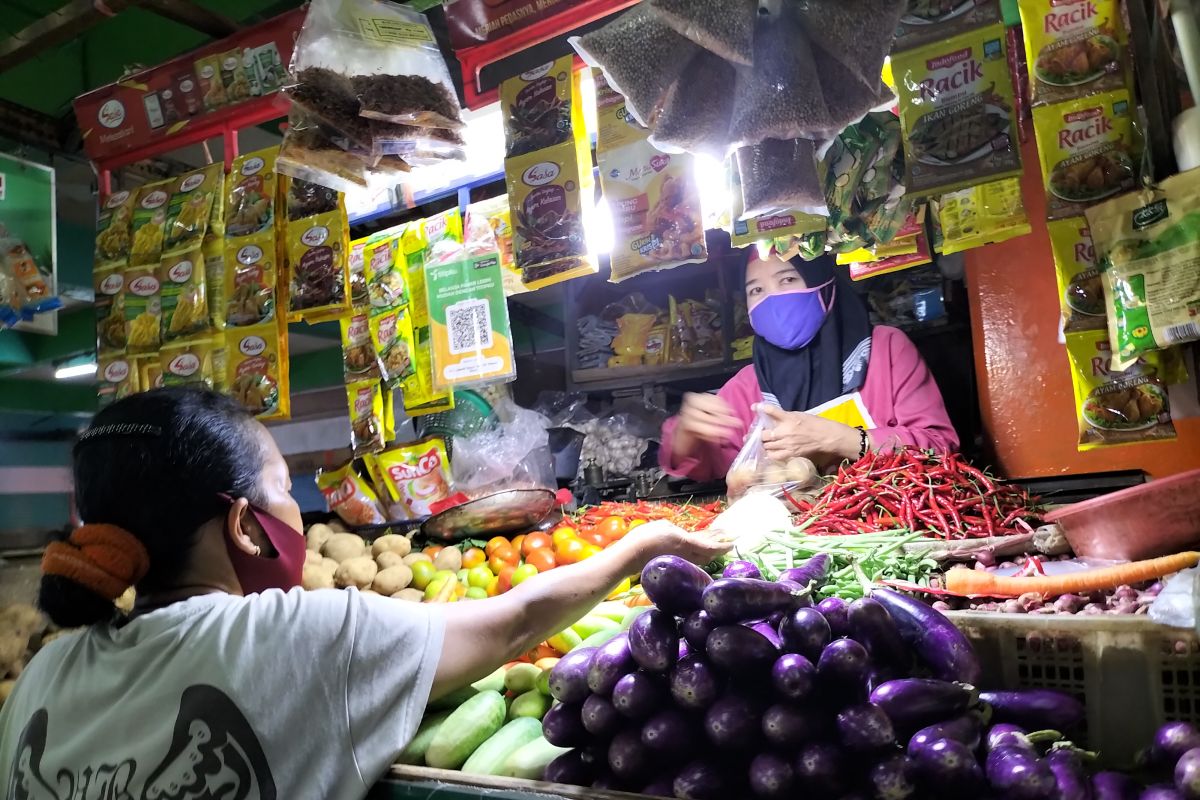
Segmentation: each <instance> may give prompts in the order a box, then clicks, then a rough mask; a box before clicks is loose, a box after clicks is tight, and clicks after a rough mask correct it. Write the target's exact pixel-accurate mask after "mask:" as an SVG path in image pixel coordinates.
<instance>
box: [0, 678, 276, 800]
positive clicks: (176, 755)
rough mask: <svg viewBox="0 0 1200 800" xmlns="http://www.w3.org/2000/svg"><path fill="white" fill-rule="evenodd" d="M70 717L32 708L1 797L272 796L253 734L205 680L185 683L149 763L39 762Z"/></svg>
mask: <svg viewBox="0 0 1200 800" xmlns="http://www.w3.org/2000/svg"><path fill="white" fill-rule="evenodd" d="M71 725H72V721H71V720H69V719H54V720H52V719H50V715H49V712H47V711H46V709H44V708H42V709H38V710H37V711H36V712H35V713H34V714H33V716H32V717H31V718H30V720H29V724H28V725H26V726H25V730H24V731H23V732H22V733H21V738H20V739H18V740H17V752H16V754H15V756H16V757H15V759H14V762H13V772H12V775H11V777H10V778H9V784H8V793H7V794H6V795H5V796H6V797H8V798H10V800H100V799H101V798H102V799H103V800H275V781H274V779H273V778H272V776H271V770H270V767H269V766H268V764H267V758H266V755H265V754H264V753H263V749H262V746H261V745H260V744H259V741H258V737H257V736H255V734H254V730H253V729H252V728H251V727H250V723H249V722H247V721H246V717H245V716H244V715H243V714H242V712H241V710H240V709H239V708H238V707H237V706H236V705H235V704H234V702H233V701H232V700H230V699H229V696H228V695H226V694H225V693H224V692H222V691H221V690H220V689H217V688H214V687H212V686H203V685H197V686H191V687H189V688H188V689H186V690H184V692H183V694H182V695H181V696H180V698H179V714H178V715H177V716H176V718H175V730H174V733H173V734H172V737H171V745H170V748H169V749H168V750H167V754H166V756H165V757H164V758H163V759H162V761H161V762H160V763H158V764H156V765H150V764H145V763H139V762H138V760H137V759H136V758H132V757H131V758H126V759H117V760H113V761H105V762H104V763H100V764H47V763H44V762H43V760H42V759H43V756H44V755H45V753H46V742H47V741H48V740H52V739H53V737H54V736H55V735H62V732H63V730H64V729H65V728H68V727H69V726H71ZM52 727H53V728H54V730H51V728H52ZM97 746H98V747H106V746H109V743H108V742H97ZM147 767H149V769H147Z"/></svg>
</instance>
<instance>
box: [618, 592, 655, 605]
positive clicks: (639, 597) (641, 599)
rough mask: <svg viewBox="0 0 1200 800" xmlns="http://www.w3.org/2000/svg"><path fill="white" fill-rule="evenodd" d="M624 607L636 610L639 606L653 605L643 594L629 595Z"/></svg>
mask: <svg viewBox="0 0 1200 800" xmlns="http://www.w3.org/2000/svg"><path fill="white" fill-rule="evenodd" d="M625 605H627V606H629V607H630V608H638V607H639V606H649V605H653V603H651V602H650V598H649V597H647V596H646V595H645V594H631V595H629V597H628V598H627V599H626V600H625Z"/></svg>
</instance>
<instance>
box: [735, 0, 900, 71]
mask: <svg viewBox="0 0 1200 800" xmlns="http://www.w3.org/2000/svg"><path fill="white" fill-rule="evenodd" d="M788 5H789V7H790V8H792V9H793V10H794V11H795V13H796V14H797V16H798V17H799V21H800V28H801V31H802V33H803V34H804V35H805V38H807V39H808V40H810V41H811V42H813V44H815V45H816V46H817V47H818V48H819V49H821V50H823V51H824V52H825V53H827V54H828V55H831V56H833V57H834V58H835V59H836V60H837V61H839V62H841V64H842V65H843V66H845V67H846V69H847V70H848V71H849V72H850V74H851V75H853V76H854V77H856V78H858V80H859V81H861V82H862V83H864V84H866V85H867V86H868V87H872V88H873V87H876V86H878V84H879V73H880V71H881V70H882V69H883V59H884V58H885V57H886V56H887V54H888V52H889V51H890V50H891V47H892V37H893V36H894V35H895V32H896V23H897V22H899V21H900V15H901V14H902V13H903V12H904V9H905V6H906V5H908V2H907V0H809V2H804V3H796V2H789V3H788ZM756 55H757V53H756ZM822 81H823V82H824V81H825V76H824V75H823V76H822ZM827 88H828V89H830V90H833V91H837V90H838V89H839V87H838V86H836V85H828V84H827Z"/></svg>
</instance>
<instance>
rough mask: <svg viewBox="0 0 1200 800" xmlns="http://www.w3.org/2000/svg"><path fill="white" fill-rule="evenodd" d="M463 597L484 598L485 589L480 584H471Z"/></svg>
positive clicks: (485, 594)
mask: <svg viewBox="0 0 1200 800" xmlns="http://www.w3.org/2000/svg"><path fill="white" fill-rule="evenodd" d="M464 597H466V598H467V599H470V600H486V599H487V589H484V588H483V587H482V586H472V587H471V588H470V589H467V593H466V594H465V595H464Z"/></svg>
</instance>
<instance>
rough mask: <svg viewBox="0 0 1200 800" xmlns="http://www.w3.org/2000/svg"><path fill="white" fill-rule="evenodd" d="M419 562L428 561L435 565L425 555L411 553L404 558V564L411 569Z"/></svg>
mask: <svg viewBox="0 0 1200 800" xmlns="http://www.w3.org/2000/svg"><path fill="white" fill-rule="evenodd" d="M418 561H428V562H429V563H431V564H432V563H433V559H432V558H430V557H429V556H428V555H426V554H425V553H409V554H408V555H406V556H405V557H404V563H405V564H407V565H408V566H410V567H411V566H412V565H413V564H415V563H416V562H418Z"/></svg>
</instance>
